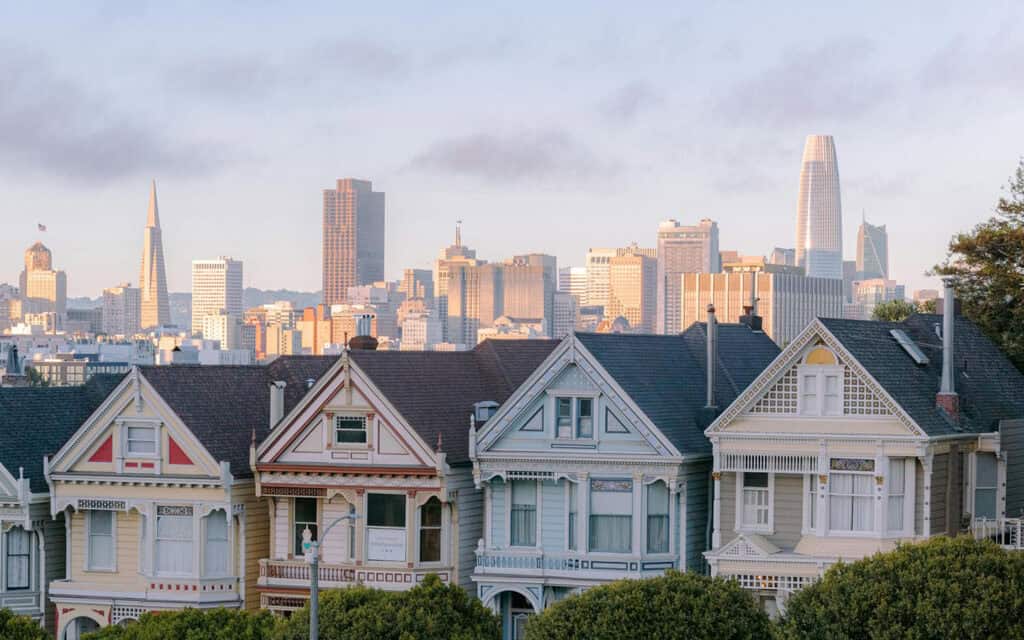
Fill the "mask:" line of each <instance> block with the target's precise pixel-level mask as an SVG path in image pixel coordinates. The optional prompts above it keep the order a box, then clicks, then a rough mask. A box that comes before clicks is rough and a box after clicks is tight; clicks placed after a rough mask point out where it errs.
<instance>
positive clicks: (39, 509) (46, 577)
mask: <svg viewBox="0 0 1024 640" xmlns="http://www.w3.org/2000/svg"><path fill="white" fill-rule="evenodd" d="M29 514H30V516H29V517H30V518H32V520H35V521H37V522H38V521H40V520H42V521H43V530H42V531H41V532H40V534H41V535H42V537H43V549H44V551H45V553H46V566H44V567H43V568H42V570H43V575H42V582H43V583H45V587H44V588H45V589H49V584H50V582H52V581H54V580H63V579H64V575H65V574H64V572H65V571H66V567H67V565H66V564H65V560H64V556H65V555H66V554H67V546H66V545H65V533H64V514H63V513H59V514H57V517H56V518H55V519H54V518H51V517H50V503H49V502H38V503H36V504H33V505H31V506H30V507H29ZM54 611H55V609H54V606H53V602H52V601H51V600H50V599H49V598H47V599H46V604H45V607H44V611H43V621H44V624H45V626H46V629H47V630H48V631H50V632H51V633H53V632H54V623H55V619H54Z"/></svg>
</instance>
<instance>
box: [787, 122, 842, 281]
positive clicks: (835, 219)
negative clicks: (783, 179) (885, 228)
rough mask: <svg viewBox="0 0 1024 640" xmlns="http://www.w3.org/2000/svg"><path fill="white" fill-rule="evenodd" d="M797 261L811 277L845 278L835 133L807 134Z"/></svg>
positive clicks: (797, 227) (798, 214)
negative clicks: (833, 135) (829, 134)
mask: <svg viewBox="0 0 1024 640" xmlns="http://www.w3.org/2000/svg"><path fill="white" fill-rule="evenodd" d="M796 263H797V264H798V265H800V266H802V267H804V270H805V272H806V274H807V275H808V276H809V277H812V278H837V279H841V278H842V277H843V211H842V205H841V203H840V198H839V163H838V162H837V161H836V145H835V141H834V140H833V139H832V136H807V142H806V143H805V144H804V158H803V164H802V166H801V167H800V200H799V202H798V203H797V209H796Z"/></svg>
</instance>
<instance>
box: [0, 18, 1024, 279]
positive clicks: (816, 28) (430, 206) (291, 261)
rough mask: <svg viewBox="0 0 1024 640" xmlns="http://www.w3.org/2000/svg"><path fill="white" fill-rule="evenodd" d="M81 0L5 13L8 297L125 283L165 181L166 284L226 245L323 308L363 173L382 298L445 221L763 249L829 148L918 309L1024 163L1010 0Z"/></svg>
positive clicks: (0, 59)
mask: <svg viewBox="0 0 1024 640" xmlns="http://www.w3.org/2000/svg"><path fill="white" fill-rule="evenodd" d="M86 4H87V3H77V2H75V3H72V2H68V3H65V4H64V5H63V7H62V8H57V7H53V6H51V7H49V8H48V9H47V10H45V11H44V10H42V9H41V8H38V7H36V8H33V6H34V5H33V4H32V3H22V4H18V5H15V4H9V5H6V6H5V7H4V8H3V9H0V217H2V224H0V256H6V257H4V258H3V262H2V263H0V282H3V281H8V282H17V278H18V273H19V271H20V270H21V267H22V261H21V255H22V252H23V251H24V249H25V248H26V247H27V246H28V245H30V244H31V243H32V242H34V241H35V240H37V239H41V240H43V241H44V242H45V243H46V244H47V245H48V246H49V247H50V248H51V249H52V250H53V253H54V261H55V263H56V265H57V268H60V269H64V270H65V271H67V273H68V286H69V293H70V294H71V295H74V296H80V295H88V296H96V295H99V293H100V291H101V289H102V288H103V287H107V286H112V285H115V284H117V283H118V282H120V281H125V280H130V281H132V282H136V280H137V279H138V268H139V260H140V257H141V249H142V229H143V225H144V224H145V215H146V201H147V197H148V190H149V181H150V179H151V178H155V179H156V180H157V188H158V193H159V198H160V207H161V218H162V223H163V229H164V232H163V233H164V252H165V256H166V261H167V272H168V273H167V275H168V279H169V280H170V287H171V290H172V291H187V290H188V289H189V287H190V283H189V265H190V261H191V260H192V259H193V258H209V257H215V256H217V255H231V256H234V257H235V258H239V259H241V260H244V262H245V283H246V285H247V286H257V287H261V288H279V287H287V288H292V289H303V290H316V289H319V288H320V218H321V190H322V189H323V188H325V187H329V186H331V185H332V184H333V181H334V180H335V179H336V178H339V177H348V176H351V177H360V178H366V179H371V180H373V182H374V186H375V188H377V189H378V190H383V191H385V192H386V193H387V215H388V220H387V226H388V229H387V241H388V246H387V271H388V276H389V277H392V278H394V277H398V275H399V274H400V273H401V270H402V269H403V268H404V267H411V266H416V267H424V268H425V267H428V266H429V265H430V264H431V262H432V261H433V259H434V258H435V256H436V255H437V252H438V250H439V249H440V248H441V247H442V246H444V245H447V244H450V242H451V239H452V235H453V228H454V221H455V220H457V219H462V220H464V231H463V239H464V241H465V242H466V244H469V245H470V246H472V247H474V248H476V249H477V250H478V252H479V254H480V255H481V257H484V258H487V259H491V260H500V259H503V258H506V257H509V256H511V255H512V254H514V253H523V252H529V251H540V252H545V253H552V254H555V255H557V256H558V260H559V265H560V266H565V265H582V263H583V256H584V253H585V251H586V249H587V247H599V246H618V245H624V244H626V243H628V242H631V241H637V242H639V243H640V244H642V245H647V246H652V245H653V244H654V239H655V232H656V228H657V223H658V221H659V220H662V219H664V218H669V217H675V218H678V219H680V220H684V221H687V222H691V221H696V220H698V219H700V218H702V217H711V218H713V219H716V220H717V221H718V223H719V226H720V228H721V248H722V249H738V250H740V251H741V252H744V253H749V254H764V253H767V252H768V251H770V250H771V248H772V247H773V246H777V245H778V246H786V247H791V246H793V244H794V240H793V237H794V233H795V213H796V199H797V186H798V176H799V170H800V154H801V149H802V146H803V141H804V137H805V136H806V135H807V134H809V133H824V134H832V135H834V136H835V139H836V148H837V152H838V156H839V169H840V176H841V179H842V196H843V203H842V204H843V213H844V225H843V227H844V229H843V234H844V243H845V245H846V253H847V257H848V258H850V259H852V258H853V256H854V251H855V246H856V229H857V225H858V224H859V222H860V218H861V214H862V211H865V210H866V212H867V218H868V220H869V221H871V222H873V223H876V224H885V225H887V227H888V229H889V246H890V262H891V271H892V274H893V276H894V277H895V278H897V279H899V280H901V281H904V282H906V283H907V285H908V291H909V290H910V289H914V288H920V287H924V286H930V285H932V284H933V281H932V280H931V279H929V278H926V277H925V276H924V275H923V273H924V271H925V270H926V269H927V268H928V267H930V266H931V265H933V264H934V263H935V262H936V261H938V260H940V259H941V258H942V257H943V255H944V254H945V247H946V244H947V242H948V239H949V237H950V236H951V235H952V234H953V233H955V232H957V231H959V230H966V229H969V228H970V227H971V226H973V225H974V224H975V223H976V222H979V221H980V220H982V219H983V218H985V217H987V216H988V215H990V213H991V210H992V207H993V205H994V203H995V201H996V199H997V198H998V196H999V193H1000V189H1001V187H1002V185H1004V184H1005V183H1006V181H1007V178H1008V177H1009V176H1010V174H1011V173H1012V171H1013V170H1014V168H1015V166H1016V164H1017V161H1018V158H1019V156H1020V155H1021V154H1024V110H1022V109H1024V107H1022V105H1024V100H1022V98H1024V83H1022V82H1021V73H1022V72H1021V65H1022V64H1024V63H1022V60H1024V27H1022V24H1024V20H1022V18H1024V6H1022V4H1021V3H1019V2H1003V3H1001V2H986V3H984V4H983V5H971V4H969V3H963V2H959V3H950V4H948V5H944V4H943V3H941V2H935V1H929V2H919V3H914V2H900V3H893V2H878V3H875V2H859V3H844V4H846V5H848V6H846V7H844V8H838V7H837V6H835V5H836V4H838V3H822V2H815V3H806V4H802V3H795V2H772V3H769V2H751V3H743V2H718V3H678V2H672V3H663V4H655V3H636V4H623V3H622V2H615V3H597V2H592V1H590V2H580V3H568V2H559V3H551V2H538V3H528V2H522V1H519V2H510V3H507V4H505V5H504V7H503V8H500V7H497V5H496V3H478V2H466V3H456V2H447V3H433V2H410V3H406V4H404V5H402V4H400V3H339V2H324V3H320V4H319V5H318V4H317V3H313V2H304V3H300V4H297V5H294V6H290V7H285V6H284V5H283V4H280V3H272V2H244V3H243V2H237V3H231V2H218V3H208V2H196V3H191V4H190V3H184V2H182V3H173V4H175V7H173V8H172V7H169V6H166V5H169V4H171V3H155V2H154V3H149V2H141V1H138V0H136V1H135V2H108V3H100V2H94V3H88V4H90V5H91V7H90V8H86V7H85V6H84V5H86ZM371 4H373V5H380V8H376V7H369V6H368V5H371ZM705 4H706V5H712V4H713V5H714V6H713V7H710V8H705V7H701V6H700V5H705ZM345 5H351V6H345ZM684 5H693V6H684ZM403 6H404V8H402V7H403ZM298 7H301V9H300V8H298ZM982 7H984V8H982ZM37 223H44V224H46V225H47V226H48V228H49V231H48V232H47V233H45V234H40V233H38V232H37V231H36V224H37Z"/></svg>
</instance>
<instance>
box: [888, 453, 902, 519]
mask: <svg viewBox="0 0 1024 640" xmlns="http://www.w3.org/2000/svg"><path fill="white" fill-rule="evenodd" d="M888 485H889V498H888V506H887V511H886V514H887V525H886V527H887V528H888V530H889V531H892V532H902V531H903V507H904V504H905V503H906V499H907V497H906V493H907V464H906V461H905V460H904V459H903V458H889V478H888Z"/></svg>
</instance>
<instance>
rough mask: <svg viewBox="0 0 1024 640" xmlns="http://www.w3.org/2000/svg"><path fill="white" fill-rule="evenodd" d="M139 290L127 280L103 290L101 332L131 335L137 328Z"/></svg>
mask: <svg viewBox="0 0 1024 640" xmlns="http://www.w3.org/2000/svg"><path fill="white" fill-rule="evenodd" d="M139 308H140V306H139V290H138V289H136V288H135V287H132V286H131V285H130V284H128V283H127V282H126V283H124V284H121V285H118V286H116V287H110V288H109V289H104V290H103V333H105V334H107V335H111V336H132V335H134V334H135V333H136V332H137V331H138V330H139Z"/></svg>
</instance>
